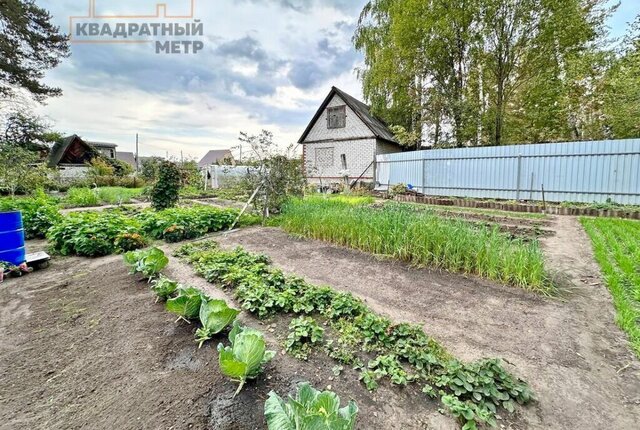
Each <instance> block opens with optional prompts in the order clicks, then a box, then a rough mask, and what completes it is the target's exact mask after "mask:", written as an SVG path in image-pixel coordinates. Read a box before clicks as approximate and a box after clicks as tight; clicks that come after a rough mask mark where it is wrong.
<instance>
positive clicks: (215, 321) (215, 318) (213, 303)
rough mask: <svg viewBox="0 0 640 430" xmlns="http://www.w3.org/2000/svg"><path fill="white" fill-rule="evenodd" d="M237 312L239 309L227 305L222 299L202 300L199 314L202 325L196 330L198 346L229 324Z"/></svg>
mask: <svg viewBox="0 0 640 430" xmlns="http://www.w3.org/2000/svg"><path fill="white" fill-rule="evenodd" d="M239 313H240V311H238V310H235V309H232V308H230V307H229V306H227V303H226V302H225V301H224V300H208V301H207V300H202V304H201V305H200V314H199V315H200V323H201V324H202V327H201V328H199V329H198V330H197V331H196V342H198V343H199V345H198V348H200V347H202V344H203V343H204V342H206V341H207V340H209V339H211V338H212V337H213V336H214V335H216V334H218V333H220V332H221V331H222V330H223V329H224V328H225V327H227V326H228V325H229V324H231V323H232V322H233V321H234V320H235V319H236V317H237V316H238V314H239Z"/></svg>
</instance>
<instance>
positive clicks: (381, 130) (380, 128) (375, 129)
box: [298, 87, 398, 143]
mask: <svg viewBox="0 0 640 430" xmlns="http://www.w3.org/2000/svg"><path fill="white" fill-rule="evenodd" d="M335 95H338V96H339V97H340V98H341V99H342V100H344V102H345V103H346V104H347V106H349V107H350V108H351V110H352V111H354V112H355V114H356V115H357V116H358V118H360V120H361V121H362V122H363V123H364V124H365V125H366V126H367V127H368V128H369V130H371V132H372V133H373V135H374V136H375V137H377V138H379V139H383V140H386V141H388V142H391V143H398V142H397V141H396V139H395V137H394V136H393V133H391V131H390V130H389V128H388V127H387V125H386V124H385V123H384V121H382V120H381V119H379V118H376V117H375V116H374V115H373V114H372V113H371V111H370V108H369V106H367V105H366V104H364V103H362V102H361V101H360V100H358V99H356V98H355V97H353V96H351V95H349V94H347V93H345V92H344V91H342V90H341V89H339V88H337V87H331V91H330V92H329V95H328V96H327V97H326V98H325V99H324V101H323V102H322V104H321V105H320V108H319V109H318V111H317V112H316V114H315V115H314V116H313V119H312V120H311V122H310V123H309V125H308V126H307V128H306V129H305V131H304V133H302V136H301V137H300V139H299V140H298V143H303V142H304V140H305V139H306V138H307V136H308V135H309V133H310V132H311V129H312V128H313V126H314V124H315V123H316V122H317V121H318V119H320V117H321V116H322V114H323V112H324V110H325V109H326V108H327V105H328V104H329V102H331V99H332V98H333V97H334V96H335Z"/></svg>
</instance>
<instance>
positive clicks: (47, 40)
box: [0, 0, 69, 101]
mask: <svg viewBox="0 0 640 430" xmlns="http://www.w3.org/2000/svg"><path fill="white" fill-rule="evenodd" d="M68 55H69V43H68V38H67V36H65V35H64V34H62V33H60V29H59V28H58V27H56V26H55V25H53V24H52V23H51V15H50V14H49V12H47V11H46V10H45V9H43V8H41V7H39V6H38V5H36V4H35V1H34V0H1V1H0V97H2V98H10V97H12V96H14V95H15V94H16V90H17V89H24V90H26V91H27V92H28V93H29V94H30V95H31V96H33V97H34V98H35V99H36V100H38V101H42V100H44V99H45V98H46V97H51V96H58V95H60V94H61V90H60V89H59V88H54V87H50V86H48V85H46V84H44V83H43V82H42V78H43V77H44V72H45V71H46V70H48V69H51V68H53V67H56V66H57V65H58V64H59V63H60V61H61V60H62V58H64V57H66V56H68Z"/></svg>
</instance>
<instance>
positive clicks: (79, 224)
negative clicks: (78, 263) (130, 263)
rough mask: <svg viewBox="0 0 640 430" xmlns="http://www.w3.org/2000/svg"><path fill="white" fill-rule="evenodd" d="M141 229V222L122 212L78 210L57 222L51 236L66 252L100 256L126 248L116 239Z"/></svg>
mask: <svg viewBox="0 0 640 430" xmlns="http://www.w3.org/2000/svg"><path fill="white" fill-rule="evenodd" d="M139 232H140V225H139V223H138V222H137V221H136V220H135V219H132V218H130V217H127V216H125V215H123V214H120V213H116V212H74V213H71V214H69V215H67V216H65V217H63V218H62V219H61V220H60V221H58V222H57V223H56V224H55V225H53V226H52V227H51V228H50V229H49V232H48V234H47V239H49V243H50V245H51V248H52V249H53V250H54V251H57V252H59V253H60V254H62V255H71V254H77V255H82V256H87V257H99V256H103V255H109V254H113V253H114V252H123V251H125V249H120V248H119V247H118V246H117V245H116V239H117V238H118V237H119V236H122V235H124V234H134V233H139Z"/></svg>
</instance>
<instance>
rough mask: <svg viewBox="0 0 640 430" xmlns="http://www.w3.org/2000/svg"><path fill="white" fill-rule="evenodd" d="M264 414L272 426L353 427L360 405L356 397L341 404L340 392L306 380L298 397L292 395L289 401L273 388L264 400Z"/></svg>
mask: <svg viewBox="0 0 640 430" xmlns="http://www.w3.org/2000/svg"><path fill="white" fill-rule="evenodd" d="M264 415H265V418H266V420H267V427H268V428H269V430H306V429H326V430H352V429H353V428H354V427H355V424H356V418H357V415H358V406H357V405H356V404H355V402H354V401H353V400H352V401H350V402H349V404H348V405H347V406H345V407H344V408H340V397H338V395H337V394H336V393H334V392H332V391H323V392H320V391H318V390H316V389H315V388H313V387H312V386H311V385H310V384H309V383H308V382H304V383H302V384H300V385H299V386H298V393H297V395H296V397H295V398H293V397H291V396H289V399H288V401H286V402H285V401H284V400H283V399H282V398H281V397H280V396H278V395H277V394H276V393H275V392H273V391H272V392H270V393H269V398H268V399H267V401H266V402H265V404H264Z"/></svg>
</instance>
